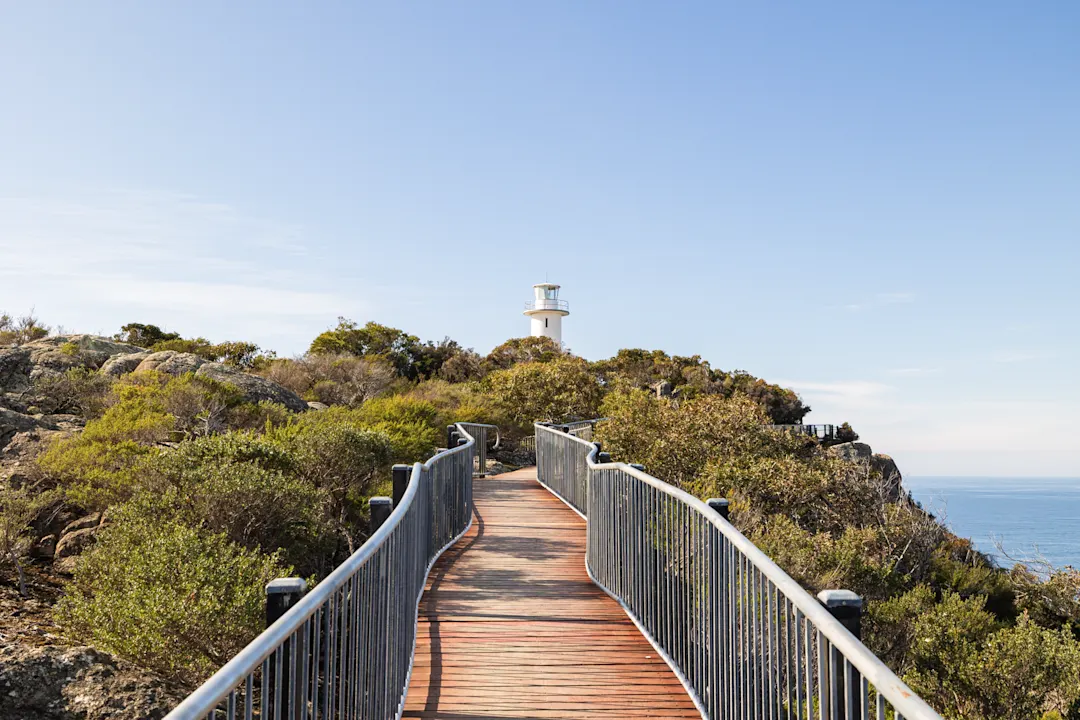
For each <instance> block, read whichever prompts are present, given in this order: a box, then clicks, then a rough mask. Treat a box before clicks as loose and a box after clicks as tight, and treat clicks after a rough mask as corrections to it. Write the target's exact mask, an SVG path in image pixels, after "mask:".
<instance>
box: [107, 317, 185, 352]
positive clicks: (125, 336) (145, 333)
mask: <svg viewBox="0 0 1080 720" xmlns="http://www.w3.org/2000/svg"><path fill="white" fill-rule="evenodd" d="M113 338H114V339H115V340H117V341H119V342H123V343H127V344H128V345H138V346H139V347H144V348H148V347H151V346H152V345H156V344H157V343H159V342H165V341H167V340H179V339H180V333H174V332H165V331H164V330H162V329H161V328H159V327H158V326H157V325H144V324H142V323H128V324H127V325H124V326H123V327H121V328H120V332H118V333H116V334H115V335H113Z"/></svg>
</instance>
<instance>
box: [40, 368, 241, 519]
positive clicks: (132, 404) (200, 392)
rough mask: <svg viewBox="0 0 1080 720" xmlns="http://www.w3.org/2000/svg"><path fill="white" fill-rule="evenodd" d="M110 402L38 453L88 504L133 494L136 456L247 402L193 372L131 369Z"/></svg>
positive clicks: (215, 423) (225, 422)
mask: <svg viewBox="0 0 1080 720" xmlns="http://www.w3.org/2000/svg"><path fill="white" fill-rule="evenodd" d="M109 402H112V403H113V404H112V405H111V406H109V407H108V408H107V409H106V410H105V411H104V412H103V413H102V414H101V417H99V418H96V419H93V420H90V421H89V422H87V424H86V428H85V429H84V430H83V431H82V432H81V433H79V434H78V435H75V436H73V437H70V438H67V439H64V440H61V441H59V442H57V443H54V444H53V445H52V446H50V447H49V448H48V449H47V450H46V451H45V452H43V453H42V454H41V455H40V456H39V457H38V458H37V466H38V467H39V468H40V469H41V470H42V472H43V473H44V475H45V476H46V477H48V478H50V479H51V480H52V481H53V482H54V483H55V484H57V485H59V486H60V487H62V488H64V489H65V491H66V492H67V494H68V497H69V499H70V500H71V501H73V502H75V503H76V504H78V505H80V506H82V507H84V508H86V509H91V510H101V509H104V508H105V507H108V506H109V505H111V504H114V503H117V502H122V501H124V500H126V499H128V498H129V497H131V496H132V494H133V493H134V492H135V491H136V490H137V489H138V487H139V484H140V483H141V482H142V481H143V478H142V477H141V475H140V473H139V472H137V466H138V464H139V463H141V462H143V461H145V460H147V459H148V458H150V457H151V456H153V455H155V454H158V453H159V452H160V448H161V447H162V446H164V445H166V444H167V443H170V442H180V441H182V440H184V439H187V438H197V437H203V436H208V435H213V434H216V433H221V432H224V431H227V430H228V429H229V428H230V426H232V425H233V423H234V420H235V419H236V417H235V415H234V414H235V413H236V412H240V411H243V409H244V408H245V407H247V406H246V405H245V403H244V402H243V396H242V395H241V393H240V391H239V390H237V389H236V388H234V387H232V386H229V385H226V384H224V383H219V382H216V381H214V380H211V379H209V378H202V377H197V376H195V375H192V374H190V373H189V374H187V375H183V376H181V377H176V378H174V377H171V376H169V375H164V374H161V373H153V372H147V373H133V374H131V375H128V376H125V377H124V378H122V379H121V380H119V381H117V382H115V383H114V384H113V386H112V391H111V393H110V395H109Z"/></svg>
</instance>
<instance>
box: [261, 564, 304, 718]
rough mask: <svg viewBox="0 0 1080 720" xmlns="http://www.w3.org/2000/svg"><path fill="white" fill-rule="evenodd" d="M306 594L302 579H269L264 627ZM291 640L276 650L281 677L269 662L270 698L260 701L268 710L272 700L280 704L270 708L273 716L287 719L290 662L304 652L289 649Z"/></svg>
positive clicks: (274, 666)
mask: <svg viewBox="0 0 1080 720" xmlns="http://www.w3.org/2000/svg"><path fill="white" fill-rule="evenodd" d="M306 592H307V582H305V580H304V579H303V578H277V579H276V580H271V581H270V582H269V583H268V584H267V585H266V627H270V626H271V625H273V624H274V623H276V622H277V621H278V620H279V619H281V617H282V616H283V615H284V614H285V613H287V612H288V611H289V608H291V607H293V606H294V605H296V603H298V602H300V598H302V597H304V593H306ZM296 637H299V636H298V635H294V636H293V638H296ZM293 638H290V639H289V640H288V641H286V642H284V643H282V644H281V646H280V647H279V648H278V649H277V651H276V652H279V653H281V664H280V667H281V674H282V676H281V677H280V678H278V676H277V669H278V667H279V665H278V663H277V662H271V663H270V680H269V683H268V687H269V688H270V697H269V698H267V699H265V700H264V702H268V703H269V705H268V707H271V708H272V706H273V703H274V701H277V702H280V703H281V704H280V707H281V708H282V711H277V709H276V708H273V709H272V714H273V716H274V717H282V718H288V715H287V712H288V708H289V707H290V704H289V701H290V692H291V690H292V686H291V685H290V684H289V682H288V681H287V678H289V677H290V676H291V675H292V674H293V673H292V672H290V670H291V665H290V663H292V662H293V661H294V658H299V657H303V654H304V652H305V650H304V647H303V646H302V645H301V646H300V647H299V648H294V647H293V642H294V639H293ZM300 642H301V643H303V642H304V641H303V638H300ZM275 660H276V659H275Z"/></svg>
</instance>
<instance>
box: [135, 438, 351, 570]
mask: <svg viewBox="0 0 1080 720" xmlns="http://www.w3.org/2000/svg"><path fill="white" fill-rule="evenodd" d="M200 442H201V441H194V442H190V443H184V444H185V445H196V444H199V443H200ZM221 447H222V446H221V445H218V446H217V448H218V449H220V448H221ZM170 455H172V453H169V454H165V455H163V456H159V458H158V461H157V462H154V463H150V464H148V466H147V467H145V468H144V469H143V472H144V474H145V475H148V476H150V479H148V484H149V485H150V487H149V488H148V491H146V492H142V493H140V494H138V495H136V496H135V498H134V499H133V500H131V501H130V502H129V503H128V504H127V505H126V506H125V507H124V510H123V511H122V512H123V513H124V514H125V515H126V516H128V517H132V516H138V517H140V518H146V519H148V520H152V519H153V518H157V519H159V520H166V519H168V520H175V521H176V522H180V523H183V524H184V525H187V526H188V527H196V528H200V529H202V530H205V531H207V532H209V533H213V534H221V535H224V536H225V537H226V538H228V539H229V540H230V541H231V542H234V543H236V544H238V545H240V546H242V547H245V548H247V549H249V550H262V551H263V552H273V551H276V550H279V551H280V554H281V557H282V558H283V559H284V560H285V561H286V562H287V563H289V564H290V565H293V566H294V567H296V568H297V569H298V570H299V571H300V573H301V574H302V575H305V576H307V575H313V574H314V575H319V576H322V575H325V574H326V573H328V572H329V570H330V569H331V568H332V563H333V561H334V559H335V558H334V555H335V553H334V550H335V547H336V544H337V543H336V528H335V527H334V526H333V525H332V523H331V522H330V521H329V519H328V518H327V511H328V507H329V505H330V504H331V502H330V498H329V497H328V492H327V491H325V490H323V489H321V488H319V487H316V486H314V485H312V484H311V483H310V482H308V481H306V480H305V479H303V478H301V477H297V476H293V475H289V474H286V473H285V472H283V471H282V467H287V465H288V464H287V463H282V462H277V461H276V460H275V459H274V458H265V457H264V458H263V462H259V461H258V460H255V459H254V458H252V459H251V460H247V461H245V460H240V459H238V458H235V459H230V458H228V456H227V454H224V453H223V454H220V455H216V456H215V455H212V454H209V453H205V452H204V453H183V454H180V453H177V455H181V457H170ZM199 455H202V457H201V458H200V460H201V462H198V463H195V464H187V463H185V462H184V459H185V457H184V456H186V457H199ZM274 465H278V467H273V466H274Z"/></svg>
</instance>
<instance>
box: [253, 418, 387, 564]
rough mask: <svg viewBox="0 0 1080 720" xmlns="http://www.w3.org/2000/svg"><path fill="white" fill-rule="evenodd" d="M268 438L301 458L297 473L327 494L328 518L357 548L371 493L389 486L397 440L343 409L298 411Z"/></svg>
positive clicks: (325, 505) (350, 548) (350, 549)
mask: <svg viewBox="0 0 1080 720" xmlns="http://www.w3.org/2000/svg"><path fill="white" fill-rule="evenodd" d="M268 438H269V439H271V440H272V441H273V442H274V443H277V444H279V445H280V446H281V447H283V448H285V449H287V450H288V451H289V452H290V453H292V454H293V455H294V457H296V459H297V464H296V470H295V472H296V474H297V476H298V477H300V478H302V479H303V480H304V481H305V482H307V483H308V484H309V485H311V486H312V487H315V488H318V489H319V490H320V491H321V492H323V493H324V494H325V500H324V513H325V517H326V519H327V521H328V522H329V523H331V524H332V525H333V526H334V527H335V528H336V530H337V531H338V533H339V535H340V536H341V537H342V538H343V539H344V540H345V542H346V544H347V547H348V550H349V552H352V551H353V550H354V549H355V548H356V547H357V546H358V545H359V543H360V540H361V538H362V536H363V535H364V533H365V532H366V529H367V528H366V513H367V508H366V503H367V500H368V498H370V497H371V496H372V495H375V494H379V492H380V491H385V487H384V484H385V482H386V481H387V479H388V478H389V472H390V464H391V463H392V462H393V460H394V457H395V455H394V453H395V449H394V444H393V439H392V438H391V437H390V436H388V435H387V434H386V433H383V432H380V431H379V430H377V429H373V428H371V427H368V426H366V425H365V424H364V423H363V422H361V421H360V419H359V418H358V413H357V412H356V411H353V410H346V409H344V408H331V409H329V410H325V411H323V412H318V413H305V414H303V415H299V416H296V417H295V418H293V419H292V421H291V422H290V423H289V424H287V425H284V426H281V427H278V428H274V429H273V430H272V431H270V433H268Z"/></svg>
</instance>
